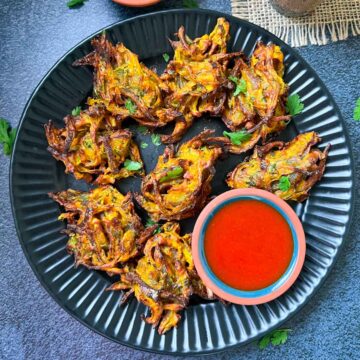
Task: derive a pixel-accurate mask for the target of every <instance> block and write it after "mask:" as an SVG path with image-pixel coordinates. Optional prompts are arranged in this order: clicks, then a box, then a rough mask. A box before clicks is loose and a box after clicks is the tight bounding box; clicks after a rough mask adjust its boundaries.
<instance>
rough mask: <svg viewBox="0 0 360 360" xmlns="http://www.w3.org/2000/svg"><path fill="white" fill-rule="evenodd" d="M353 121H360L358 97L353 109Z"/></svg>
mask: <svg viewBox="0 0 360 360" xmlns="http://www.w3.org/2000/svg"><path fill="white" fill-rule="evenodd" d="M354 120H355V121H360V97H359V98H358V99H357V100H356V104H355V108H354Z"/></svg>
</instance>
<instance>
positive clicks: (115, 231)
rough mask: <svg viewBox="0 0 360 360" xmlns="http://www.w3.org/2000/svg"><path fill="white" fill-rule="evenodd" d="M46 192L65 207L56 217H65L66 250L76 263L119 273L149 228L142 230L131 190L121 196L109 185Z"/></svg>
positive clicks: (140, 243)
mask: <svg viewBox="0 0 360 360" xmlns="http://www.w3.org/2000/svg"><path fill="white" fill-rule="evenodd" d="M49 196H50V197H51V198H52V199H53V200H55V201H57V202H58V203H59V204H60V205H61V206H62V207H64V209H65V211H66V212H65V213H63V214H61V215H60V216H59V220H66V221H67V229H66V233H67V234H68V235H69V240H68V243H67V251H68V252H69V253H70V254H73V255H74V257H75V264H76V266H78V265H80V264H81V265H84V266H86V267H87V268H89V269H95V270H102V271H106V272H107V273H108V274H110V275H113V274H119V273H120V272H121V269H120V266H121V264H124V263H125V262H127V261H128V260H129V259H133V258H135V257H136V256H138V255H139V254H140V253H141V250H142V248H143V244H144V242H145V241H146V240H147V238H149V237H150V236H151V234H152V232H153V229H151V228H149V229H145V230H144V227H143V225H142V223H141V220H140V218H139V216H138V215H137V214H136V213H135V210H134V204H133V202H132V197H131V193H128V194H127V195H126V196H124V195H122V194H121V193H120V192H119V191H117V190H116V189H115V188H114V187H112V186H109V185H108V186H103V187H98V188H96V189H93V190H90V191H89V192H81V191H77V190H72V189H69V190H66V191H61V192H59V193H51V194H49Z"/></svg>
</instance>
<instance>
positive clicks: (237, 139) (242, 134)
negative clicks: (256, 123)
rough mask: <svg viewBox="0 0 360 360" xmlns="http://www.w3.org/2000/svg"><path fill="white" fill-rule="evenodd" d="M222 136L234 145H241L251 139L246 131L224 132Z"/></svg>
mask: <svg viewBox="0 0 360 360" xmlns="http://www.w3.org/2000/svg"><path fill="white" fill-rule="evenodd" d="M223 135H224V136H226V137H228V138H229V139H230V140H231V142H232V143H233V144H234V145H241V144H242V143H243V142H245V141H247V140H249V139H251V134H250V133H248V132H247V131H246V130H240V131H236V132H228V131H224V132H223Z"/></svg>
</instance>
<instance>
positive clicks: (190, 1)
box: [183, 0, 199, 9]
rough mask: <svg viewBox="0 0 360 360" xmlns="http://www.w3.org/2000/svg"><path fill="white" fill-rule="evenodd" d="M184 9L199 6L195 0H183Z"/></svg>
mask: <svg viewBox="0 0 360 360" xmlns="http://www.w3.org/2000/svg"><path fill="white" fill-rule="evenodd" d="M183 6H184V8H188V9H196V8H198V7H199V4H198V2H197V1H196V0H183Z"/></svg>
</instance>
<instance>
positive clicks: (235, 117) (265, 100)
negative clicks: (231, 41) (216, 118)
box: [222, 42, 290, 154]
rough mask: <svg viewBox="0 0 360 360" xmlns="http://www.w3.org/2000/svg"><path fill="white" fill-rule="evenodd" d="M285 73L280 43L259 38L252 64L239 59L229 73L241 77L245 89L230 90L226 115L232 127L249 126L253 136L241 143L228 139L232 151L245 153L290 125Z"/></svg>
mask: <svg viewBox="0 0 360 360" xmlns="http://www.w3.org/2000/svg"><path fill="white" fill-rule="evenodd" d="M283 75H284V55H283V53H282V51H281V49H280V47H279V46H277V45H274V44H269V45H264V44H263V43H261V42H259V43H258V44H257V46H256V49H255V51H254V53H253V55H252V56H251V59H250V64H247V63H246V62H245V61H244V60H243V59H242V58H241V57H239V58H238V59H236V61H235V65H234V67H233V68H232V69H231V71H230V76H229V77H230V78H233V79H234V78H235V79H237V81H238V82H239V83H240V84H241V92H240V93H239V94H236V93H235V92H232V93H228V97H227V100H226V106H225V110H224V111H223V114H222V119H223V121H224V123H225V125H226V126H227V127H228V128H229V129H230V130H232V131H238V130H246V131H247V132H248V133H249V134H251V137H250V138H249V139H248V140H247V141H244V142H243V143H241V144H240V145H234V144H230V142H229V141H227V142H228V143H229V145H230V152H232V153H237V154H239V153H243V152H245V151H247V150H249V149H251V148H253V147H254V146H255V145H256V144H257V143H258V142H259V140H260V139H261V140H262V141H263V142H264V141H265V140H266V138H267V136H268V135H269V134H272V133H275V132H279V131H281V130H283V129H284V128H285V127H286V125H287V123H288V121H289V120H290V116H289V115H286V111H285V100H286V95H287V91H288V86H287V85H286V84H285V82H284V80H283Z"/></svg>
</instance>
